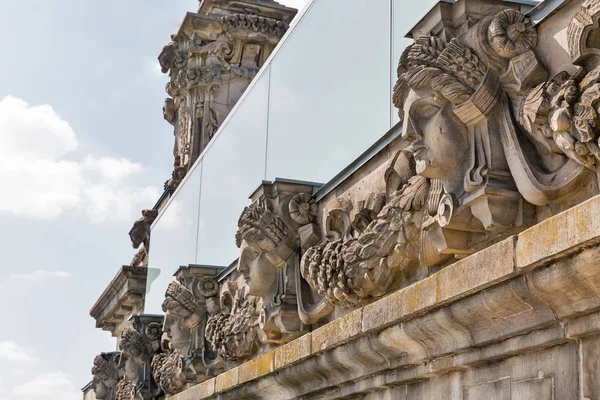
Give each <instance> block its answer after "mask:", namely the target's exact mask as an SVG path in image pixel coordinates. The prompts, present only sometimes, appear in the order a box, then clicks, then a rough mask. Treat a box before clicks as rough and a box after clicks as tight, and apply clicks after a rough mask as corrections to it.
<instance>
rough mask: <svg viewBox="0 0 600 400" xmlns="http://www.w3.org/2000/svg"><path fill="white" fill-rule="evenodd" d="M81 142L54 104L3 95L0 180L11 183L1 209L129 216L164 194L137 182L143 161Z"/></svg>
mask: <svg viewBox="0 0 600 400" xmlns="http://www.w3.org/2000/svg"><path fill="white" fill-rule="evenodd" d="M77 148H78V141H77V137H76V135H75V133H74V132H73V130H72V128H71V126H70V125H69V123H68V122H66V121H64V120H63V119H61V117H60V116H59V115H57V114H56V112H55V111H54V110H53V108H52V107H51V106H49V105H42V106H30V105H28V104H27V103H26V102H25V101H23V100H21V99H18V98H16V97H12V96H6V97H5V98H4V99H2V100H0V181H2V183H3V185H4V186H5V187H8V188H11V189H12V192H11V193H10V196H1V197H0V214H11V215H16V216H23V217H28V218H35V219H53V218H57V217H59V216H62V215H64V214H68V213H70V214H74V215H84V216H86V217H87V218H88V219H89V220H91V221H92V222H95V223H100V222H106V221H129V220H131V219H134V218H135V217H136V216H137V214H139V210H140V209H141V208H147V207H148V206H149V205H152V204H153V203H154V201H156V199H157V198H158V196H159V195H160V192H159V190H158V188H156V187H154V186H145V187H140V186H139V185H136V184H135V183H134V182H133V180H134V178H136V177H137V176H139V175H140V174H141V173H142V172H143V171H144V168H143V167H142V166H141V165H139V164H136V163H133V162H131V161H130V160H127V159H125V158H113V157H104V156H97V155H93V154H90V155H87V156H84V155H82V154H80V153H79V152H78V151H77ZM67 157H68V158H67ZM78 158H79V160H77V159H78Z"/></svg>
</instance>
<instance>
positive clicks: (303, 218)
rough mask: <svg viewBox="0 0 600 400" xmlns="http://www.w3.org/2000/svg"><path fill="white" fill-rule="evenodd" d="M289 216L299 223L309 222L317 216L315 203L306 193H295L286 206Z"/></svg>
mask: <svg viewBox="0 0 600 400" xmlns="http://www.w3.org/2000/svg"><path fill="white" fill-rule="evenodd" d="M288 209H289V212H290V217H291V218H292V220H293V221H294V222H296V223H298V224H300V225H306V224H310V223H311V222H314V221H315V219H316V218H317V204H316V203H315V199H313V197H312V196H311V195H310V194H308V193H300V194H297V195H296V196H294V197H293V198H292V200H290V204H289V206H288Z"/></svg>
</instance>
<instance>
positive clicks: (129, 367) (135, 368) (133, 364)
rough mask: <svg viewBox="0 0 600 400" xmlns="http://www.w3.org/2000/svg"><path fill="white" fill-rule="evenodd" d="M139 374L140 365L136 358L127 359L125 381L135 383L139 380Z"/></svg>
mask: <svg viewBox="0 0 600 400" xmlns="http://www.w3.org/2000/svg"><path fill="white" fill-rule="evenodd" d="M139 372H140V364H138V362H137V361H136V360H135V358H134V357H127V361H125V379H127V380H129V381H133V380H134V379H136V378H137V376H138V374H139Z"/></svg>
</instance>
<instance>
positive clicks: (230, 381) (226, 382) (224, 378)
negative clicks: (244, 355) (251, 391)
mask: <svg viewBox="0 0 600 400" xmlns="http://www.w3.org/2000/svg"><path fill="white" fill-rule="evenodd" d="M239 374H240V367H235V368H231V369H230V370H227V371H225V372H223V373H222V374H219V375H217V378H216V382H215V391H216V392H223V391H225V390H228V389H231V388H233V387H234V386H237V385H238V383H239V376H240V375H239Z"/></svg>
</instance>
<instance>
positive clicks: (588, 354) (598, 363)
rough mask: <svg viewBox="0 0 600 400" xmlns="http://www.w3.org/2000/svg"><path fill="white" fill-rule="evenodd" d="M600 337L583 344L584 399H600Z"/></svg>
mask: <svg viewBox="0 0 600 400" xmlns="http://www.w3.org/2000/svg"><path fill="white" fill-rule="evenodd" d="M599 376H600V336H594V337H590V338H585V339H583V340H582V342H581V380H582V386H583V387H582V392H583V399H584V400H586V399H589V400H591V399H600V379H598V377H599Z"/></svg>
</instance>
